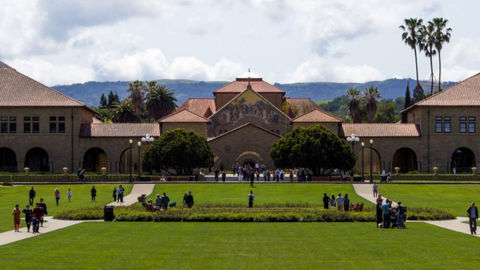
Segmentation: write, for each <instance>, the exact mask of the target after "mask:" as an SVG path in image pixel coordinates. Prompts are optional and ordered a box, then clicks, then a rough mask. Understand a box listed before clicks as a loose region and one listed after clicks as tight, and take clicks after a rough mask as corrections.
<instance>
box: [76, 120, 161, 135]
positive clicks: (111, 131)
mask: <svg viewBox="0 0 480 270" xmlns="http://www.w3.org/2000/svg"><path fill="white" fill-rule="evenodd" d="M146 134H150V136H152V137H158V136H160V126H159V125H158V123H115V124H103V123H92V124H82V126H81V127H80V136H81V137H143V136H145V135H146Z"/></svg>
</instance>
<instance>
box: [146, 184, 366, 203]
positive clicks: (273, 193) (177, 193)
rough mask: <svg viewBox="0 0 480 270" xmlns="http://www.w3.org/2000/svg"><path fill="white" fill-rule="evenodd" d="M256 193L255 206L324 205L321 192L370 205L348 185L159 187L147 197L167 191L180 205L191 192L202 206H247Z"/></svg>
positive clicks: (172, 199) (162, 185)
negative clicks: (249, 196)
mask: <svg viewBox="0 0 480 270" xmlns="http://www.w3.org/2000/svg"><path fill="white" fill-rule="evenodd" d="M250 190H253V192H254V193H255V204H257V205H261V204H264V203H286V202H290V203H313V204H317V205H321V204H323V202H322V197H323V193H324V192H326V193H327V195H329V196H332V194H335V197H336V196H337V195H338V193H342V196H343V195H344V194H345V193H347V194H348V197H349V198H350V201H351V202H363V203H365V204H370V203H369V202H368V201H366V200H365V199H363V198H361V197H359V196H358V195H357V194H356V193H355V191H354V190H353V186H352V185H350V184H255V187H254V188H250V185H249V184H158V185H155V189H154V191H153V193H152V195H151V196H150V198H153V197H155V196H156V194H160V195H162V193H163V192H166V193H167V195H168V196H169V197H170V200H171V201H176V202H177V203H179V204H181V203H182V201H183V195H184V194H185V193H187V192H188V191H192V194H193V196H194V200H195V203H196V204H202V203H240V204H242V203H243V204H245V205H247V204H248V193H249V192H250Z"/></svg>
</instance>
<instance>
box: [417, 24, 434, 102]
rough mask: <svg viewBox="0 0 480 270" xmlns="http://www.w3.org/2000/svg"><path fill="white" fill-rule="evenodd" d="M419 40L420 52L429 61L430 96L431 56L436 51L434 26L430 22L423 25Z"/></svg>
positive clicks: (432, 75) (431, 91) (431, 90)
mask: <svg viewBox="0 0 480 270" xmlns="http://www.w3.org/2000/svg"><path fill="white" fill-rule="evenodd" d="M420 31H421V33H422V35H421V39H420V50H422V51H424V52H425V56H427V57H428V58H429V59H430V80H431V82H432V85H431V88H430V95H433V79H434V74H433V56H434V55H436V54H437V50H436V49H435V36H434V34H435V26H434V25H433V23H432V22H428V24H427V25H426V26H425V25H423V26H422V28H421V30H420Z"/></svg>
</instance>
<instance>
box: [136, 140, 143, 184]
mask: <svg viewBox="0 0 480 270" xmlns="http://www.w3.org/2000/svg"><path fill="white" fill-rule="evenodd" d="M137 145H138V163H137V180H140V168H141V166H140V165H141V164H140V148H141V147H142V142H141V141H139V142H137Z"/></svg>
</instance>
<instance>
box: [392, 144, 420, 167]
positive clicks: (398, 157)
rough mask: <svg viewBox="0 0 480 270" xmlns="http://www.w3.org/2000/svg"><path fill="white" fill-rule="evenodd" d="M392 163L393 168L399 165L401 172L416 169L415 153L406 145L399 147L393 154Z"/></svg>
mask: <svg viewBox="0 0 480 270" xmlns="http://www.w3.org/2000/svg"><path fill="white" fill-rule="evenodd" d="M392 165H393V168H395V167H399V168H400V172H401V173H406V172H410V171H418V162H417V155H416V154H415V152H414V151H413V150H412V149H410V148H408V147H403V148H400V149H398V150H397V151H395V154H393V164H392Z"/></svg>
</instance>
